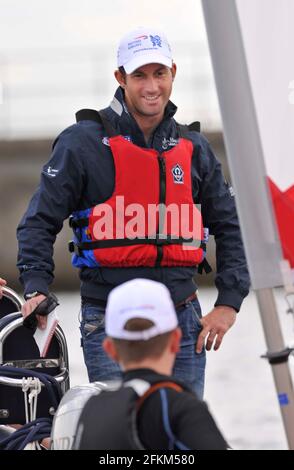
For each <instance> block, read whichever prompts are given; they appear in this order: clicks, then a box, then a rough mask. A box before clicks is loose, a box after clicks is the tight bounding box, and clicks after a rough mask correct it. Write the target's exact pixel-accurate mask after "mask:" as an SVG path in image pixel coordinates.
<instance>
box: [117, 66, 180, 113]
mask: <svg viewBox="0 0 294 470" xmlns="http://www.w3.org/2000/svg"><path fill="white" fill-rule="evenodd" d="M175 73H176V66H175V64H173V66H172V68H171V69H170V68H169V67H166V66H165V65H161V64H148V65H144V66H142V67H139V68H138V69H136V70H135V71H134V72H133V73H131V74H129V75H126V76H125V77H124V80H123V88H124V90H125V100H126V104H127V107H128V109H129V111H130V113H131V114H132V115H133V116H134V117H136V116H138V117H140V118H143V117H156V116H158V117H159V118H161V117H162V116H163V113H164V108H165V106H166V105H167V102H168V100H169V97H170V95H171V91H172V82H173V78H174V76H175Z"/></svg>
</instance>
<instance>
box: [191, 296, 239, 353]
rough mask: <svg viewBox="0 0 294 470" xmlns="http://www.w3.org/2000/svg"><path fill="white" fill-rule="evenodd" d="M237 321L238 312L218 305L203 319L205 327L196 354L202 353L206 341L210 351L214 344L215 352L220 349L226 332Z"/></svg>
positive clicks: (200, 335) (199, 338)
mask: <svg viewBox="0 0 294 470" xmlns="http://www.w3.org/2000/svg"><path fill="white" fill-rule="evenodd" d="M235 321H236V310H235V309H234V308H232V307H228V306H226V305H218V306H217V307H214V309H213V310H212V311H211V312H209V313H208V314H207V315H205V316H204V317H203V318H202V319H201V323H202V326H203V329H202V331H201V332H200V334H199V337H198V341H197V344H196V352H197V353H198V354H200V353H201V351H202V348H203V346H204V342H205V339H206V338H207V339H206V345H205V347H206V349H207V351H210V350H211V348H212V345H213V343H214V342H215V343H214V348H213V349H214V350H215V351H216V350H217V349H219V347H220V345H221V343H222V340H223V337H224V335H225V334H226V332H227V331H228V330H229V329H230V328H231V326H233V324H234V323H235Z"/></svg>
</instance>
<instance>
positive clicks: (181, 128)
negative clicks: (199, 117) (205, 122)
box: [176, 121, 201, 139]
mask: <svg viewBox="0 0 294 470" xmlns="http://www.w3.org/2000/svg"><path fill="white" fill-rule="evenodd" d="M176 124H177V128H178V132H179V136H180V137H182V139H189V138H190V136H189V132H191V131H196V132H200V128H201V126H200V122H199V121H195V122H192V123H191V124H189V125H187V124H179V123H178V122H177V123H176Z"/></svg>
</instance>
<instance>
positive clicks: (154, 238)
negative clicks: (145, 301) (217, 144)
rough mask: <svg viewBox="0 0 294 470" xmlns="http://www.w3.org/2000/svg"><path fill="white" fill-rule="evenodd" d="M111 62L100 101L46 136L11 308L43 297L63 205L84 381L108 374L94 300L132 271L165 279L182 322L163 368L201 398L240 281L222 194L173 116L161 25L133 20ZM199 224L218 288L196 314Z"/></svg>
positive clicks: (242, 287) (239, 260)
mask: <svg viewBox="0 0 294 470" xmlns="http://www.w3.org/2000/svg"><path fill="white" fill-rule="evenodd" d="M117 65H118V69H117V70H116V71H115V77H116V79H117V81H118V83H119V87H118V89H117V91H116V93H115V96H114V99H113V101H112V102H111V104H110V106H109V107H108V108H106V109H103V110H101V111H100V112H98V111H94V110H82V111H80V112H78V113H77V121H78V122H77V124H75V125H73V126H71V127H69V128H68V129H66V130H65V131H63V132H62V133H61V134H60V135H59V136H58V138H57V139H56V141H55V142H54V147H53V153H52V156H51V159H50V161H49V162H48V164H46V165H45V166H44V168H43V171H42V175H41V182H40V185H39V187H38V189H37V191H36V193H35V195H34V196H33V199H32V201H31V203H30V205H29V208H28V210H27V212H26V214H25V215H24V217H23V219H22V221H21V223H20V225H19V227H18V240H19V257H18V266H19V269H20V279H21V281H22V282H23V284H24V286H25V296H26V298H27V302H26V303H25V305H24V307H23V315H24V316H25V317H26V316H29V315H34V309H35V308H36V306H37V305H38V304H39V303H40V302H41V301H42V300H44V299H45V297H46V296H47V295H48V285H49V284H50V283H51V282H52V280H53V268H54V263H53V258H52V256H53V244H54V242H55V238H56V235H57V233H58V232H59V231H60V230H61V228H62V225H63V222H64V220H65V219H66V218H67V217H69V216H70V215H71V218H70V225H71V227H72V228H73V231H74V239H73V241H72V242H71V243H70V246H69V248H70V251H71V252H72V253H73V258H72V262H73V265H74V266H75V267H77V268H79V269H80V278H81V296H82V309H81V310H82V321H81V334H82V344H83V351H84V357H85V362H86V365H87V369H88V374H89V379H90V381H95V380H107V379H111V378H118V377H120V370H119V367H118V365H117V364H115V362H113V361H111V360H110V359H109V358H108V356H107V355H106V354H105V353H104V351H103V348H102V342H103V339H104V338H105V328H104V321H105V318H104V317H105V306H106V301H107V297H108V295H109V293H110V292H111V291H112V289H113V288H114V287H115V286H117V285H120V284H122V283H123V282H126V281H128V280H131V279H134V278H138V277H140V278H145V279H152V280H154V281H160V282H163V283H164V284H165V285H166V286H167V288H168V289H169V291H170V293H171V296H172V299H173V302H174V305H175V307H176V311H177V316H178V321H179V325H180V327H181V330H182V340H181V348H180V351H179V353H178V355H177V358H176V362H175V365H174V374H175V376H176V377H178V378H180V379H182V380H184V381H185V383H187V384H189V385H190V386H191V387H193V389H194V390H195V391H196V392H197V394H198V396H199V397H202V395H203V387H204V370H205V348H206V349H207V350H210V349H211V348H212V347H214V349H215V350H216V349H218V348H219V347H220V344H221V342H222V339H223V336H224V335H225V333H226V332H227V331H228V330H229V328H230V327H231V326H232V325H233V323H234V322H235V318H236V312H237V311H238V310H239V309H240V306H241V303H242V300H243V298H244V297H245V296H246V295H247V293H248V287H249V277H248V271H247V267H246V261H245V255H244V251H243V245H242V240H241V234H240V229H239V224H238V218H237V213H236V208H235V203H234V198H233V196H232V194H231V193H230V191H229V188H228V186H227V185H226V183H225V181H224V179H223V176H222V172H221V167H220V164H219V162H218V161H217V160H216V158H215V156H214V155H213V152H212V150H211V148H210V147H209V144H208V142H207V141H206V139H205V138H204V137H203V136H202V135H201V134H200V129H199V126H198V124H199V123H198V124H197V123H194V124H193V125H192V126H181V125H179V124H178V123H177V122H176V121H175V119H174V114H175V112H176V109H177V108H176V106H175V105H174V104H173V103H172V102H171V101H169V98H170V95H171V92H172V86H173V80H174V78H175V75H176V65H175V63H174V62H173V58H172V52H171V48H170V46H169V43H168V41H167V39H166V37H165V35H164V34H163V33H162V32H160V31H158V30H157V29H154V28H143V27H142V28H139V29H137V30H135V31H132V32H130V33H128V34H127V35H126V36H125V37H124V38H123V39H122V40H121V42H120V44H119V48H118V63H117ZM196 204H199V205H201V208H202V210H201V213H202V216H201V213H200V212H199V210H198V209H197V207H196ZM208 230H209V231H210V232H211V233H212V234H213V235H214V236H215V239H216V247H217V248H216V253H217V275H216V281H215V282H216V286H217V289H218V297H217V299H216V302H215V306H214V308H213V309H212V310H211V312H209V313H208V314H207V315H206V316H204V317H203V318H202V319H201V309H200V305H199V302H198V299H197V295H196V284H195V281H194V278H195V274H196V273H197V270H200V271H202V269H203V268H204V269H205V270H206V269H207V263H206V264H205V243H206V240H207V233H208ZM38 320H39V324H41V325H42V324H44V323H46V317H42V316H40V317H39V318H38Z"/></svg>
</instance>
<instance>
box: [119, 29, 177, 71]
mask: <svg viewBox="0 0 294 470" xmlns="http://www.w3.org/2000/svg"><path fill="white" fill-rule="evenodd" d="M153 63H154V64H162V65H166V66H167V67H171V66H172V52H171V48H170V45H169V43H168V41H167V39H166V36H165V35H164V34H163V33H162V32H160V31H158V30H156V29H153V28H143V27H140V28H137V29H135V30H134V31H131V32H130V33H128V34H126V35H125V36H124V37H123V38H122V39H121V41H120V43H119V47H118V51H117V65H118V67H124V69H125V71H126V73H128V74H129V73H132V72H134V70H136V69H137V68H139V67H142V65H146V64H153Z"/></svg>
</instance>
